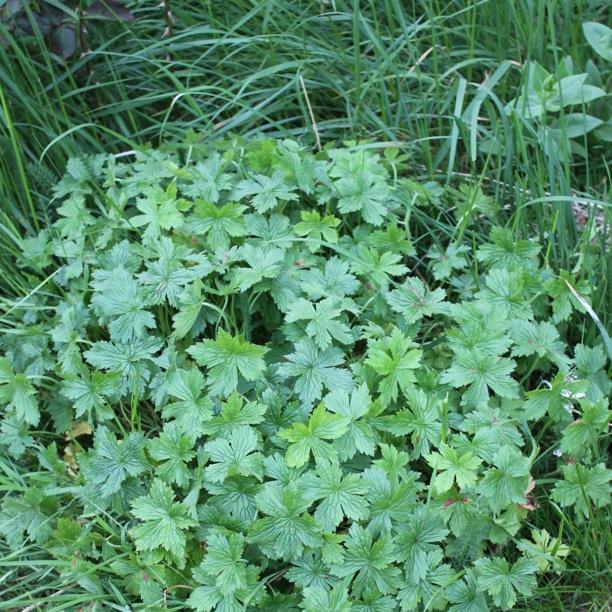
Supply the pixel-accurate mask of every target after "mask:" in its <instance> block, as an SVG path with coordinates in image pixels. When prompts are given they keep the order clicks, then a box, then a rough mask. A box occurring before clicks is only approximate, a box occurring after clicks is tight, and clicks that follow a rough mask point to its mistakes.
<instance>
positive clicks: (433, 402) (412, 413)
mask: <svg viewBox="0 0 612 612" xmlns="http://www.w3.org/2000/svg"><path fill="white" fill-rule="evenodd" d="M405 395H406V399H407V400H408V408H402V409H400V410H398V411H397V412H396V413H395V414H393V415H391V416H388V417H384V419H385V427H386V429H387V430H388V431H390V432H391V433H392V434H393V435H394V436H405V435H407V434H411V436H410V440H411V442H412V446H413V453H414V456H415V457H420V456H423V455H425V454H427V453H428V452H429V448H430V445H437V444H438V443H439V441H440V433H441V431H442V423H441V421H440V418H441V406H440V402H439V400H437V398H435V397H434V396H432V395H428V394H426V393H425V392H424V391H422V390H421V389H417V388H414V389H409V390H408V391H407V392H406V394H405Z"/></svg>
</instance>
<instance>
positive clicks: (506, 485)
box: [478, 446, 530, 512]
mask: <svg viewBox="0 0 612 612" xmlns="http://www.w3.org/2000/svg"><path fill="white" fill-rule="evenodd" d="M493 463H494V465H495V467H493V468H490V469H488V470H487V471H486V472H485V474H484V477H483V479H482V480H481V481H480V483H479V485H478V490H479V491H480V493H481V494H482V495H484V496H485V497H486V498H487V500H488V502H489V504H490V506H491V509H492V510H493V512H501V511H502V510H503V509H504V508H507V507H508V505H510V504H512V503H515V504H522V503H525V497H526V495H527V488H528V485H529V477H530V473H529V472H530V463H529V459H528V458H527V457H523V455H521V453H520V452H519V451H517V450H515V449H514V448H511V447H509V446H503V447H502V448H500V449H499V451H498V452H497V454H496V455H495V459H494V460H493Z"/></svg>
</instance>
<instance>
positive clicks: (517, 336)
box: [510, 321, 570, 372]
mask: <svg viewBox="0 0 612 612" xmlns="http://www.w3.org/2000/svg"><path fill="white" fill-rule="evenodd" d="M510 336H511V338H512V340H513V341H514V348H513V349H512V356H513V357H524V356H527V355H534V354H535V355H537V356H538V357H545V358H546V359H548V360H549V361H552V362H553V363H555V364H556V365H557V367H558V368H559V369H560V370H561V371H562V372H567V370H568V368H569V364H570V359H569V357H567V355H566V354H565V345H564V344H563V342H561V339H560V338H559V332H558V331H557V328H556V327H555V326H554V325H553V324H552V323H549V322H548V321H541V322H539V323H532V322H531V321H515V322H514V323H513V324H512V325H511V326H510Z"/></svg>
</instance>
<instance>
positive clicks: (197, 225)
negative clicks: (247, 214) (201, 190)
mask: <svg viewBox="0 0 612 612" xmlns="http://www.w3.org/2000/svg"><path fill="white" fill-rule="evenodd" d="M245 210H246V207H245V206H241V205H240V204H234V203H232V202H229V203H227V204H224V205H222V206H217V205H215V204H213V203H211V202H207V201H204V200H196V203H195V206H194V209H193V216H192V217H190V218H189V219H188V221H187V227H188V228H189V229H190V230H191V231H192V232H193V233H194V234H196V235H198V236H206V243H207V244H208V246H209V247H210V248H211V249H212V250H213V251H214V250H216V249H224V250H227V249H229V247H230V244H231V240H232V238H236V237H238V236H244V235H245V234H246V228H245V226H244V211H245Z"/></svg>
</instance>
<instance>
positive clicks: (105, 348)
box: [84, 338, 162, 395]
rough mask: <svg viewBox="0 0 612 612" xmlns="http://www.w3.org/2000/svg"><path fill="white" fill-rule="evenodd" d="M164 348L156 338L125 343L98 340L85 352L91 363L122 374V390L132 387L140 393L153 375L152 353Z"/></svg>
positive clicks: (133, 390) (131, 388) (130, 389)
mask: <svg viewBox="0 0 612 612" xmlns="http://www.w3.org/2000/svg"><path fill="white" fill-rule="evenodd" d="M161 348H162V343H161V341H160V340H158V339H156V338H146V339H140V340H134V341H132V342H129V343H126V344H124V343H119V342H106V341H99V342H94V344H93V345H92V347H91V348H90V349H89V350H88V351H85V353H84V355H85V358H86V359H87V361H88V362H89V363H90V364H91V365H92V366H94V367H96V368H100V369H102V370H107V371H110V372H119V373H120V374H121V375H122V381H121V386H120V391H121V393H122V394H123V393H125V392H126V391H128V390H129V391H132V392H133V393H136V394H138V395H141V394H142V393H143V392H144V388H145V385H146V383H147V382H148V381H149V379H150V377H151V371H150V369H149V368H150V364H151V361H152V359H153V355H154V354H155V353H157V351H159V350H160V349H161Z"/></svg>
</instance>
